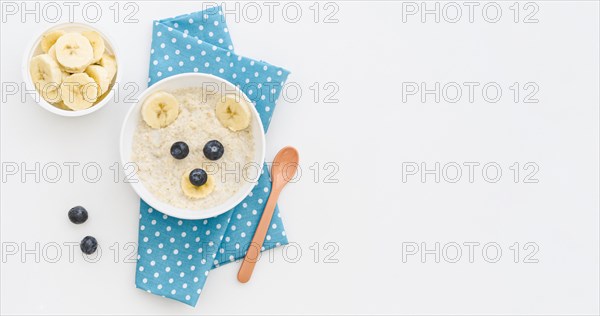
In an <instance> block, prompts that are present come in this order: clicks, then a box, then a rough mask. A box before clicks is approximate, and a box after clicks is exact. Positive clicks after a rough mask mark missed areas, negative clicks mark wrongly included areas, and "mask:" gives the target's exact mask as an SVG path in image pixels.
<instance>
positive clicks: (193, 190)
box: [181, 170, 215, 200]
mask: <svg viewBox="0 0 600 316" xmlns="http://www.w3.org/2000/svg"><path fill="white" fill-rule="evenodd" d="M190 172H191V170H190V171H188V172H186V173H184V174H183V176H181V189H182V190H183V194H185V196H187V197H188V198H190V199H194V200H196V199H201V198H205V197H207V196H208V195H209V194H211V193H212V191H214V189H215V178H214V177H213V176H212V175H210V174H209V175H208V178H207V179H206V183H205V184H203V185H201V186H198V187H197V186H195V185H193V184H192V183H191V182H190Z"/></svg>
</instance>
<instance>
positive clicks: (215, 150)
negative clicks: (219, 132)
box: [203, 140, 225, 160]
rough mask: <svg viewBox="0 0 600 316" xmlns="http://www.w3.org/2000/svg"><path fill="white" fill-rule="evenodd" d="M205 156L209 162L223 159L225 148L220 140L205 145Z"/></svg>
mask: <svg viewBox="0 0 600 316" xmlns="http://www.w3.org/2000/svg"><path fill="white" fill-rule="evenodd" d="M203 151H204V156H205V157H206V158H207V159H209V160H218V159H220V158H221V157H223V153H225V148H224V147H223V144H221V142H219V141H218V140H211V141H209V142H208V143H206V145H204V150H203Z"/></svg>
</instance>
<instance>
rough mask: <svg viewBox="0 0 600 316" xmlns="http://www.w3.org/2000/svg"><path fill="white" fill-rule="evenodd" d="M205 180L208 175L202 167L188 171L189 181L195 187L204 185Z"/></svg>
mask: <svg viewBox="0 0 600 316" xmlns="http://www.w3.org/2000/svg"><path fill="white" fill-rule="evenodd" d="M207 180H208V175H207V174H206V171H204V170H202V169H194V170H192V171H191V172H190V183H191V184H193V185H195V186H197V187H199V186H201V185H204V184H205V183H206V181H207Z"/></svg>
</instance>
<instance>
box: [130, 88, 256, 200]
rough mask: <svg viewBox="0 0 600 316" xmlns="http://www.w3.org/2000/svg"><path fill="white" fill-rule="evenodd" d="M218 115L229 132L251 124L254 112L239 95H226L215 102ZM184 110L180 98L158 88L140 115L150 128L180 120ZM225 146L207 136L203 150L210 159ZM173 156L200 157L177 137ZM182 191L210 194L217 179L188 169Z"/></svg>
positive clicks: (198, 195) (196, 196) (192, 194)
mask: <svg viewBox="0 0 600 316" xmlns="http://www.w3.org/2000/svg"><path fill="white" fill-rule="evenodd" d="M214 111H215V113H214V114H215V117H216V118H217V119H218V121H219V122H220V123H221V125H222V126H223V127H225V128H226V129H227V130H228V131H229V132H230V133H236V132H239V131H242V130H245V129H246V128H248V126H250V121H251V118H252V113H251V110H250V105H249V104H248V103H247V102H246V101H245V100H244V99H243V98H240V97H239V96H237V97H236V96H230V95H228V96H224V97H221V98H219V100H218V101H217V104H216V106H215V109H214ZM180 112H181V109H180V104H179V101H178V100H177V98H176V97H175V96H174V95H172V94H171V93H168V92H165V91H158V92H155V93H153V94H151V95H149V96H148V97H147V98H146V99H145V100H144V103H143V104H142V107H141V116H142V119H143V120H144V122H145V123H146V124H147V125H148V126H149V127H151V128H153V129H156V130H159V131H160V130H163V129H166V128H168V127H169V125H171V124H172V123H173V122H175V121H176V120H177V118H178V117H179V114H180ZM225 150H226V149H225V147H224V146H223V144H222V143H221V142H220V141H219V140H217V139H207V140H206V143H205V145H204V147H203V148H202V154H203V155H204V158H206V159H207V160H209V161H218V160H219V159H221V157H223V155H224V153H225ZM165 154H170V156H171V158H172V159H173V160H174V161H176V160H183V159H197V157H188V155H189V154H190V148H189V146H188V144H187V143H185V142H184V141H181V140H175V141H174V142H173V144H172V145H171V147H170V152H169V153H165ZM180 185H181V189H182V191H183V194H184V195H185V196H186V197H187V198H188V199H192V200H197V199H202V198H205V197H207V196H209V195H210V194H211V193H212V192H213V191H214V189H215V186H216V185H217V181H215V178H214V176H213V175H212V174H209V173H207V172H206V170H204V169H202V168H199V167H198V168H194V169H192V170H187V171H186V172H184V173H183V175H181V181H180Z"/></svg>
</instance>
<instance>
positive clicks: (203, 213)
mask: <svg viewBox="0 0 600 316" xmlns="http://www.w3.org/2000/svg"><path fill="white" fill-rule="evenodd" d="M189 78H194V79H208V80H207V81H217V82H221V83H223V84H225V85H227V86H228V88H227V89H235V91H236V93H239V94H240V95H241V96H242V97H243V98H244V99H245V100H246V101H247V102H248V103H249V104H252V102H251V101H250V99H249V98H248V96H246V94H244V93H243V92H242V91H241V90H239V89H238V88H237V87H236V86H235V85H234V84H232V83H231V82H229V81H227V80H225V79H222V78H219V77H217V76H214V75H211V74H206V73H182V74H178V75H174V76H171V77H168V78H165V79H163V80H161V81H159V82H157V83H155V84H153V85H152V86H150V87H148V88H147V89H146V90H144V92H142V93H141V94H140V96H139V97H138V100H137V103H136V104H135V105H134V106H132V107H131V108H130V109H129V111H128V112H127V115H126V116H125V120H124V121H123V125H122V127H121V137H120V156H121V163H122V166H123V167H125V166H127V164H128V163H131V159H130V157H126V153H130V152H131V145H132V143H133V140H132V138H133V133H128V129H132V130H133V132H135V126H136V125H137V124H138V120H133V119H132V115H134V113H135V112H136V111H137V112H138V113H139V111H140V108H141V105H142V104H143V101H144V100H145V99H146V98H147V97H148V95H150V94H151V93H154V92H156V91H159V90H161V87H162V86H164V85H166V84H168V83H171V82H172V81H177V80H182V81H184V82H185V81H186V79H189ZM190 81H191V80H190ZM193 86H196V85H192V84H190V85H187V86H186V85H185V84H184V85H182V86H181V88H184V87H193ZM227 91H232V90H227ZM250 108H251V113H252V121H253V122H256V125H255V126H254V128H258V132H254V135H255V136H256V135H259V137H255V140H254V141H255V152H254V157H255V160H254V161H252V162H253V163H257V164H258V166H259V169H258V174H257V177H256V180H255V181H245V183H244V185H243V186H242V187H241V188H240V189H239V190H238V192H237V193H236V194H234V195H233V196H231V197H230V198H229V199H227V200H226V201H225V202H223V203H222V204H219V205H216V206H213V207H211V208H208V209H204V210H189V209H184V208H179V207H176V206H173V205H170V204H168V203H165V202H163V201H160V200H159V199H158V198H156V197H155V196H154V195H153V194H152V193H151V192H150V191H149V190H148V189H146V188H145V187H144V185H143V183H142V181H141V180H140V179H139V178H138V177H137V174H134V175H132V176H131V180H132V181H129V182H130V184H131V186H132V187H133V190H134V191H135V192H136V193H137V194H138V195H139V196H140V198H142V199H143V200H144V201H145V202H146V203H148V205H150V206H151V207H152V208H154V209H156V210H158V211H160V212H162V213H165V214H167V215H169V216H172V217H176V218H181V219H205V218H211V217H215V216H218V215H221V214H223V213H225V212H227V211H229V210H231V209H232V208H234V207H235V206H236V205H238V204H240V203H241V202H242V201H243V200H244V199H245V198H246V196H248V194H249V193H250V192H251V191H252V189H253V188H254V187H255V186H256V183H257V182H258V179H259V178H260V174H261V172H262V168H263V164H264V161H265V148H266V145H265V144H266V140H265V133H264V128H263V125H262V121H261V120H260V115H259V114H258V111H256V108H255V107H253V106H251V107H250ZM138 115H139V114H138ZM130 124H134V126H133V127H131V126H130ZM256 138H257V139H256ZM126 146H130V147H129V150H126V148H127V147H126ZM256 157H258V159H256Z"/></svg>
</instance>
